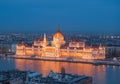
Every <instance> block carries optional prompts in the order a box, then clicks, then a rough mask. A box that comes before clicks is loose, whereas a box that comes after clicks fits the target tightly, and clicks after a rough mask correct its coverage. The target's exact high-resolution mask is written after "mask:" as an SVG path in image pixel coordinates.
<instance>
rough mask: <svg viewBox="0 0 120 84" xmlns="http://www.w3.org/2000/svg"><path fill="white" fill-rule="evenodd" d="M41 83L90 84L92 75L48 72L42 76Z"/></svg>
mask: <svg viewBox="0 0 120 84" xmlns="http://www.w3.org/2000/svg"><path fill="white" fill-rule="evenodd" d="M40 83H42V84H92V77H89V76H85V75H81V76H80V75H74V74H66V73H65V74H64V76H62V74H61V73H54V72H52V71H51V72H50V73H49V74H48V76H47V77H45V78H42V79H41V81H40Z"/></svg>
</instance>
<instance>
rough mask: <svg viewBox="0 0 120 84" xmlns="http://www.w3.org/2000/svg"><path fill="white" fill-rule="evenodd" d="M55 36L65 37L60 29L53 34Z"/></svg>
mask: <svg viewBox="0 0 120 84" xmlns="http://www.w3.org/2000/svg"><path fill="white" fill-rule="evenodd" d="M53 38H56V39H64V36H63V34H62V33H61V32H60V29H58V30H57V32H56V33H55V34H54V35H53Z"/></svg>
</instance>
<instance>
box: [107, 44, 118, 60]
mask: <svg viewBox="0 0 120 84" xmlns="http://www.w3.org/2000/svg"><path fill="white" fill-rule="evenodd" d="M105 52H106V57H108V58H113V57H120V46H119V45H108V46H106V49H105Z"/></svg>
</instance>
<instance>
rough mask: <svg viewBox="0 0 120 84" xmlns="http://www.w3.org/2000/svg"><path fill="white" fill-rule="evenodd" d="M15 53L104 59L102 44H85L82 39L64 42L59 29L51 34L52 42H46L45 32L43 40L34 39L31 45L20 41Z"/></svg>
mask: <svg viewBox="0 0 120 84" xmlns="http://www.w3.org/2000/svg"><path fill="white" fill-rule="evenodd" d="M16 55H26V56H27V55H37V56H43V57H79V58H83V59H104V58H105V47H104V46H101V45H100V46H97V47H92V46H86V45H85V42H84V41H70V42H69V43H66V41H65V40H64V35H63V34H62V33H61V31H60V29H58V31H57V32H56V33H55V34H54V35H53V40H52V42H51V43H50V42H48V39H47V36H46V34H44V38H43V40H40V39H39V40H35V41H34V44H33V45H32V46H28V44H25V43H21V44H17V45H16Z"/></svg>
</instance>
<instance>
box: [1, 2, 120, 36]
mask: <svg viewBox="0 0 120 84" xmlns="http://www.w3.org/2000/svg"><path fill="white" fill-rule="evenodd" d="M58 24H60V27H61V31H68V32H69V31H72V32H79V33H100V34H103V33H110V34H111V33H114V34H116V33H117V34H119V33H120V0H0V32H39V31H40V32H41V31H53V32H54V31H56V30H57V26H58Z"/></svg>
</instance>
